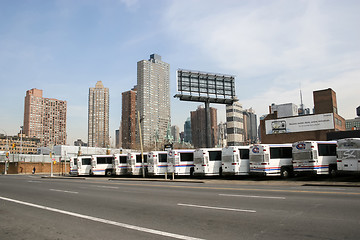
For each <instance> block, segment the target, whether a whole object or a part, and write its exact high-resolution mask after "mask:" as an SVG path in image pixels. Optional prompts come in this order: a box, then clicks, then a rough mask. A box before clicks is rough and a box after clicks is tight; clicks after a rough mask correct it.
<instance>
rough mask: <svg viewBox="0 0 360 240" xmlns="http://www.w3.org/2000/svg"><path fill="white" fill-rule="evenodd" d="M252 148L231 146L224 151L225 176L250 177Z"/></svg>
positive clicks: (223, 168)
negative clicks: (250, 151) (250, 152)
mask: <svg viewBox="0 0 360 240" xmlns="http://www.w3.org/2000/svg"><path fill="white" fill-rule="evenodd" d="M249 149H250V146H229V147H225V148H223V149H222V157H221V158H222V174H223V175H228V176H231V175H249V171H250V167H249Z"/></svg>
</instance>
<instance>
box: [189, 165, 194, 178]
mask: <svg viewBox="0 0 360 240" xmlns="http://www.w3.org/2000/svg"><path fill="white" fill-rule="evenodd" d="M190 176H191V177H192V176H194V168H193V167H192V168H190Z"/></svg>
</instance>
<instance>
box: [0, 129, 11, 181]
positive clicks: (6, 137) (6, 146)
mask: <svg viewBox="0 0 360 240" xmlns="http://www.w3.org/2000/svg"><path fill="white" fill-rule="evenodd" d="M0 130H1V131H3V132H4V133H5V139H6V145H5V148H6V159H5V172H4V174H7V158H8V157H9V142H8V135H7V133H6V132H5V130H4V129H0Z"/></svg>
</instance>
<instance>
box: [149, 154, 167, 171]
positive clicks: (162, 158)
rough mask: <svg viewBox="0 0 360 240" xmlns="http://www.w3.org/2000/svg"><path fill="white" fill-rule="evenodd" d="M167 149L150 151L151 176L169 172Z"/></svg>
mask: <svg viewBox="0 0 360 240" xmlns="http://www.w3.org/2000/svg"><path fill="white" fill-rule="evenodd" d="M167 155H168V154H167V151H153V152H149V153H148V157H147V162H148V174H149V176H158V175H165V174H166V172H167V166H168V162H167Z"/></svg>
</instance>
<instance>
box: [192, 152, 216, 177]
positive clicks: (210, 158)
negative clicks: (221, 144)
mask: <svg viewBox="0 0 360 240" xmlns="http://www.w3.org/2000/svg"><path fill="white" fill-rule="evenodd" d="M194 165H195V166H194V175H195V176H219V175H221V174H222V169H221V148H200V149H196V150H195V152H194Z"/></svg>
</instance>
